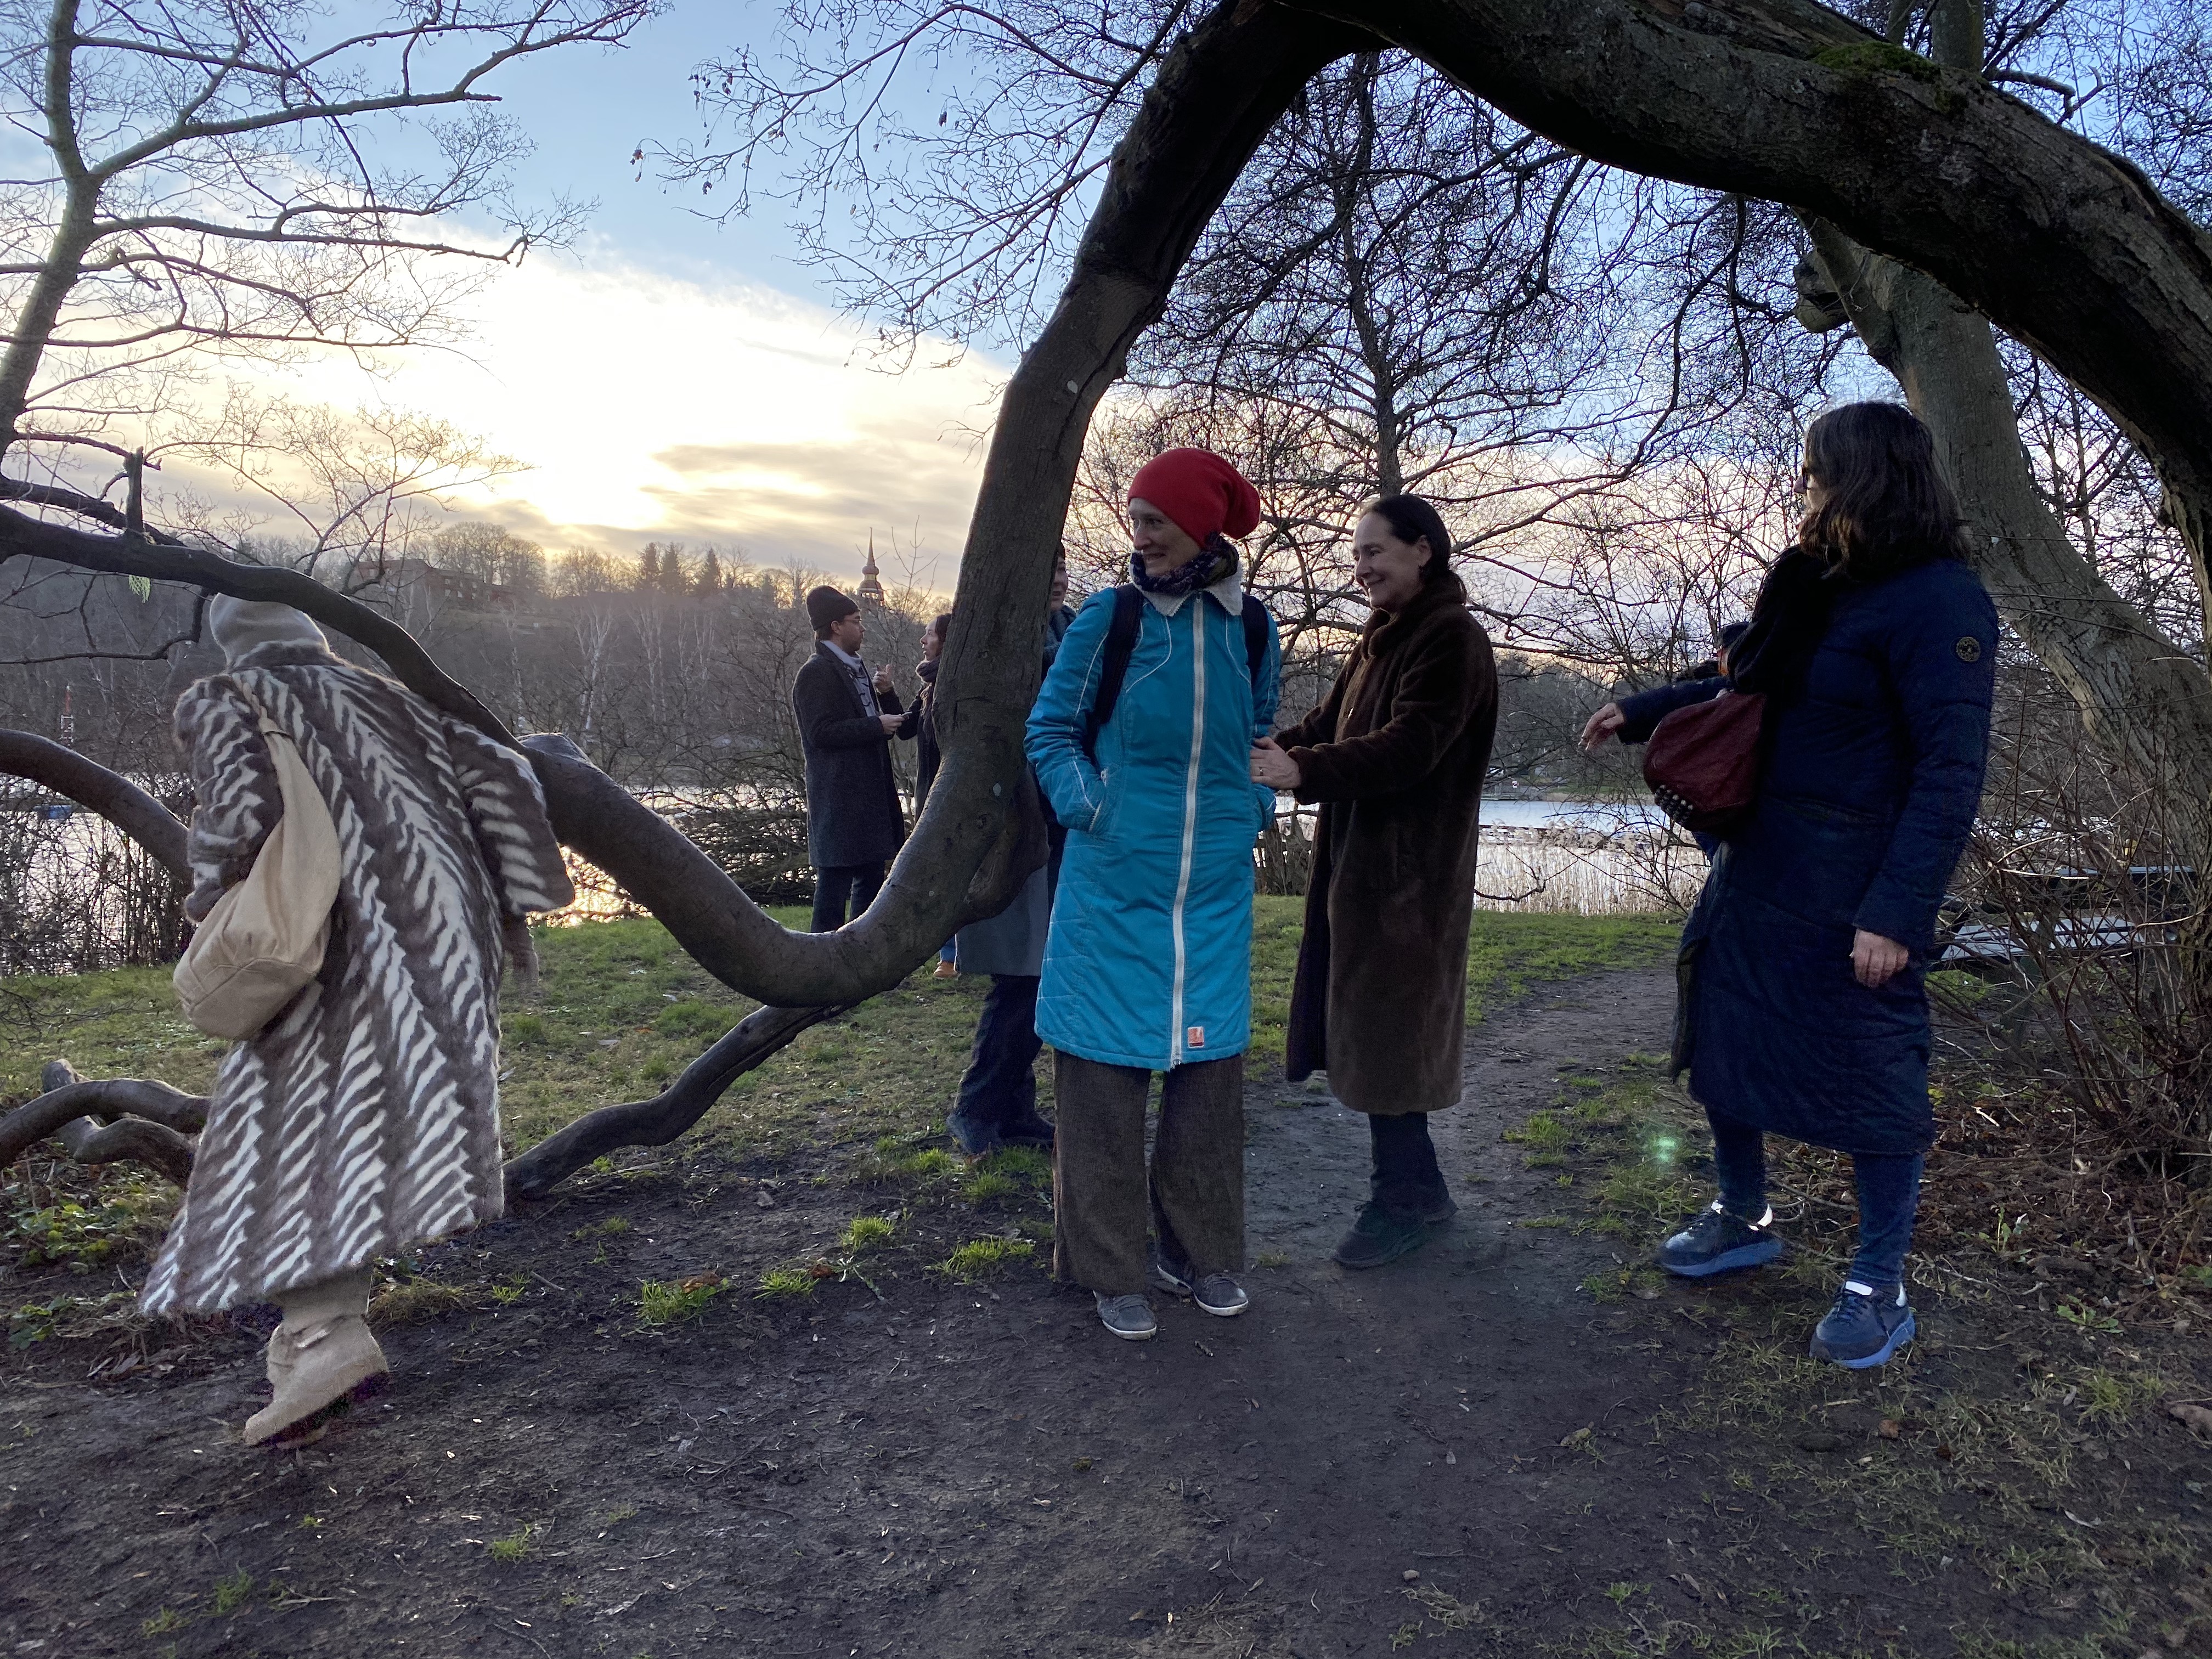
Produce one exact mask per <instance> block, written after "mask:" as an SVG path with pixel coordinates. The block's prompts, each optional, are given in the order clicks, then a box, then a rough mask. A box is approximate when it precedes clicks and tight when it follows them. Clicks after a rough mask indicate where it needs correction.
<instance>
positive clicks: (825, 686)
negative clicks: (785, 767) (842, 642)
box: [791, 640, 906, 870]
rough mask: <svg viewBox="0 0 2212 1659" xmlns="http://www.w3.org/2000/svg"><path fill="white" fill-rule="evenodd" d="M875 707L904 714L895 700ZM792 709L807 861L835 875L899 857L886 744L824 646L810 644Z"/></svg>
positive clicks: (899, 827)
mask: <svg viewBox="0 0 2212 1659" xmlns="http://www.w3.org/2000/svg"><path fill="white" fill-rule="evenodd" d="M878 702H881V703H882V705H883V711H884V714H904V713H905V712H906V706H905V705H904V704H903V703H902V702H900V701H899V699H898V696H897V694H896V692H885V693H884V694H882V696H879V697H878ZM791 709H792V713H793V714H794V715H796V716H797V717H798V720H799V744H800V746H801V747H803V748H804V749H805V751H806V856H807V860H808V861H809V862H810V863H811V864H812V865H813V866H814V867H815V868H816V869H817V870H835V869H838V868H841V867H842V866H848V865H854V864H881V863H884V862H885V861H886V860H890V859H893V858H896V857H897V856H898V849H899V846H900V844H901V843H902V842H904V841H905V840H906V814H905V812H904V811H902V810H901V808H900V806H899V798H898V780H897V778H896V776H894V775H893V774H892V772H891V750H890V745H891V738H890V735H889V734H888V733H886V732H884V727H883V722H882V721H880V720H878V719H877V718H876V717H875V716H874V715H872V714H870V713H868V710H867V707H866V704H864V703H863V702H861V701H860V690H859V689H858V688H857V687H855V686H854V684H853V676H852V673H851V671H850V670H848V668H847V667H846V666H845V665H844V663H843V662H842V660H840V659H839V658H838V656H837V654H836V652H835V651H833V650H831V649H830V647H829V641H826V640H817V641H815V646H814V656H813V658H812V659H811V661H809V662H808V663H807V665H805V667H804V668H802V669H800V670H799V678H798V679H797V680H795V681H793V684H792V687H791Z"/></svg>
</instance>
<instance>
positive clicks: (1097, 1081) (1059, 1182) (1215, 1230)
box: [1029, 449, 1282, 1341]
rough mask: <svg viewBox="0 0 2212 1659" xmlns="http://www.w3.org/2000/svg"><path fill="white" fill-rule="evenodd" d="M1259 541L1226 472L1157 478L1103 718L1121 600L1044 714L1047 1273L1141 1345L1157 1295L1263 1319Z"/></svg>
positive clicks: (1065, 669)
mask: <svg viewBox="0 0 2212 1659" xmlns="http://www.w3.org/2000/svg"><path fill="white" fill-rule="evenodd" d="M1259 521H1260V498H1259V495H1258V492H1257V491H1255V489H1253V488H1252V486H1251V484H1250V483H1249V482H1247V481H1246V480H1245V478H1244V477H1243V475H1242V474H1241V473H1239V472H1238V471H1237V469H1236V468H1235V467H1233V466H1231V465H1230V464H1229V463H1228V462H1227V461H1225V460H1224V459H1222V458H1221V457H1220V456H1218V455H1215V454H1212V453H1208V452H1207V451H1205V450H1202V449H1170V450H1169V451H1167V452H1166V453H1164V454H1161V455H1159V456H1157V457H1155V458H1154V459H1152V460H1150V461H1148V462H1146V464H1145V465H1144V466H1143V467H1141V468H1140V469H1139V471H1138V472H1137V475H1136V477H1135V479H1134V480H1133V482H1132V483H1131V485H1130V489H1129V526H1130V532H1131V541H1132V544H1133V553H1132V556H1131V558H1130V574H1131V577H1132V579H1133V581H1134V584H1135V586H1136V588H1137V589H1138V592H1139V599H1138V600H1137V602H1136V605H1137V608H1136V611H1135V616H1136V619H1137V623H1138V629H1137V635H1136V638H1135V641H1134V644H1133V650H1132V653H1131V655H1130V656H1129V658H1128V660H1127V671H1126V673H1125V674H1124V676H1123V678H1122V681H1121V690H1120V695H1119V696H1118V697H1117V698H1116V699H1115V702H1114V706H1113V709H1112V713H1111V715H1110V718H1108V719H1106V720H1104V721H1103V724H1101V723H1098V722H1097V721H1095V720H1093V718H1092V715H1093V713H1094V710H1095V708H1096V707H1097V694H1098V690H1099V686H1100V684H1101V679H1102V669H1103V665H1104V662H1105V659H1106V654H1107V647H1108V641H1109V630H1110V627H1111V624H1112V622H1113V618H1114V615H1115V606H1116V603H1117V601H1116V598H1115V592H1113V591H1110V590H1109V591H1108V592H1103V593H1097V594H1094V595H1092V596H1091V599H1090V600H1089V601H1088V602H1087V603H1086V604H1085V605H1084V607H1083V609H1082V610H1081V611H1079V612H1078V613H1077V614H1076V618H1075V623H1074V625H1073V627H1071V628H1070V629H1068V630H1067V631H1066V635H1065V636H1064V637H1063V638H1062V639H1061V641H1060V650H1059V653H1058V654H1057V656H1056V657H1055V658H1054V661H1053V665H1052V671H1051V672H1050V673H1048V674H1047V675H1046V676H1045V681H1044V686H1043V689H1042V691H1040V692H1039V694H1038V696H1037V701H1036V707H1035V708H1034V709H1033V710H1031V712H1030V725H1029V754H1030V762H1031V763H1033V764H1034V765H1035V766H1036V771H1037V777H1038V780H1039V781H1040V782H1041V783H1042V785H1043V787H1044V792H1045V795H1046V798H1047V799H1048V800H1049V801H1050V803H1051V805H1052V810H1053V813H1054V816H1055V817H1057V818H1058V819H1059V821H1060V823H1062V824H1064V825H1066V829H1067V850H1066V855H1065V858H1064V860H1063V863H1062V866H1061V872H1060V891H1059V894H1058V896H1057V897H1056V898H1055V899H1054V903H1053V908H1052V925H1051V932H1050V936H1049V938H1048V940H1047V942H1046V945H1045V956H1044V964H1043V965H1044V972H1043V980H1042V986H1041V987H1040V989H1039V992H1038V995H1037V1003H1036V1029H1037V1030H1038V1032H1039V1033H1040V1035H1042V1037H1043V1038H1044V1040H1045V1041H1046V1042H1049V1043H1051V1044H1052V1046H1053V1048H1054V1053H1055V1056H1056V1059H1055V1064H1054V1078H1053V1085H1054V1103H1055V1107H1056V1112H1055V1117H1056V1127H1057V1128H1058V1131H1059V1133H1058V1139H1057V1142H1056V1146H1055V1156H1054V1170H1053V1197H1054V1209H1055V1221H1054V1243H1053V1262H1054V1273H1055V1275H1056V1276H1057V1277H1058V1278H1059V1279H1061V1280H1062V1281H1063V1282H1073V1283H1074V1284H1077V1285H1083V1286H1084V1287H1085V1288H1086V1289H1088V1290H1090V1291H1091V1292H1092V1294H1093V1297H1094V1298H1095V1300H1096V1303H1097V1309H1098V1316H1099V1319H1100V1321H1101V1322H1103V1324H1104V1325H1105V1327H1106V1328H1107V1329H1108V1330H1109V1331H1110V1332H1112V1333H1113V1334H1115V1335H1116V1336H1119V1337H1123V1338H1126V1339H1127V1340H1132V1341H1142V1340H1145V1339H1146V1338H1148V1337H1150V1336H1152V1334H1154V1332H1155V1331H1156V1330H1157V1329H1158V1324H1157V1322H1156V1321H1155V1319H1154V1317H1153V1314H1152V1306H1151V1304H1150V1303H1149V1302H1147V1301H1146V1297H1145V1291H1146V1285H1147V1284H1148V1283H1149V1284H1150V1285H1152V1286H1153V1287H1155V1288H1158V1289H1159V1290H1161V1291H1165V1292H1167V1293H1168V1294H1170V1295H1173V1296H1179V1297H1182V1296H1187V1297H1192V1298H1193V1299H1194V1301H1195V1302H1196V1304H1197V1305H1198V1306H1199V1307H1200V1309H1201V1310H1203V1311H1205V1312H1206V1313H1209V1314H1215V1315H1218V1316H1231V1315H1235V1314H1239V1313H1242V1312H1243V1310H1244V1309H1245V1308H1246V1307H1247V1306H1248V1305H1249V1300H1250V1299H1249V1297H1248V1296H1247V1295H1246V1293H1245V1291H1244V1289H1243V1286H1242V1285H1240V1284H1239V1283H1238V1282H1237V1274H1238V1273H1241V1272H1242V1271H1243V1265H1244V1051H1245V1048H1247V1046H1248V1045H1249V1042H1250V1041H1251V1023H1252V1022H1251V1016H1252V848H1253V844H1254V842H1255V841H1257V839H1258V838H1259V833H1260V829H1261V825H1262V823H1264V822H1265V821H1266V818H1267V817H1269V816H1272V814H1273V807H1274V799H1273V794H1272V793H1270V792H1268V791H1266V790H1263V789H1261V788H1259V787H1256V786H1255V785H1254V783H1253V782H1252V781H1251V775H1250V770H1249V765H1250V759H1249V757H1250V753H1251V746H1252V744H1253V742H1254V740H1255V738H1261V737H1264V736H1265V735H1266V734H1267V732H1268V731H1269V729H1270V728H1271V727H1272V726H1273V720H1274V713H1275V698H1276V692H1277V685H1278V682H1279V678H1280V675H1281V669H1282V651H1281V645H1280V642H1279V640H1278V638H1277V636H1276V634H1275V629H1274V623H1273V618H1272V617H1267V616H1266V613H1265V612H1264V611H1258V612H1257V613H1256V616H1255V623H1264V629H1263V631H1262V632H1261V634H1260V635H1259V638H1260V641H1261V647H1262V648H1261V651H1260V653H1259V661H1258V662H1257V664H1256V665H1255V663H1254V661H1253V655H1254V653H1253V651H1252V648H1251V636H1250V635H1248V624H1247V622H1246V614H1247V613H1246V610H1245V604H1244V594H1243V585H1242V583H1241V582H1240V581H1239V580H1238V554H1237V548H1236V545H1235V544H1234V543H1233V542H1231V540H1230V538H1231V537H1243V536H1245V535H1249V533H1250V532H1252V531H1253V530H1254V529H1255V527H1256V526H1258V524H1259ZM1094 726H1095V728H1096V729H1095V731H1094ZM1154 1073H1165V1078H1164V1082H1163V1085H1162V1090H1161V1105H1160V1125H1159V1133H1158V1139H1157V1142H1156V1145H1155V1147H1154V1150H1153V1152H1152V1159H1151V1164H1150V1167H1149V1170H1148V1169H1147V1165H1146V1154H1145V1097H1146V1091H1147V1090H1148V1088H1149V1086H1150V1084H1151V1081H1152V1076H1153V1074H1154ZM1148 1223H1149V1226H1148ZM1148 1231H1150V1232H1151V1233H1152V1234H1153V1235H1154V1237H1155V1240H1156V1242H1155V1244H1154V1247H1153V1249H1152V1254H1151V1259H1150V1261H1149V1263H1148V1262H1147V1259H1146V1234H1147V1232H1148Z"/></svg>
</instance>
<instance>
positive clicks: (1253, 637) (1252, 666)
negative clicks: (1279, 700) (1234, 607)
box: [1244, 593, 1267, 696]
mask: <svg viewBox="0 0 2212 1659" xmlns="http://www.w3.org/2000/svg"><path fill="white" fill-rule="evenodd" d="M1266 661H1267V606H1266V605H1262V604H1261V603H1260V601H1259V600H1258V599H1257V598H1255V596H1254V595H1252V594H1250V593H1247V594H1246V595H1245V596H1244V667H1245V670H1246V671H1247V672H1249V674H1250V675H1251V676H1252V692H1253V695H1254V696H1258V695H1259V691H1260V668H1261V664H1263V663H1265V662H1266Z"/></svg>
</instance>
